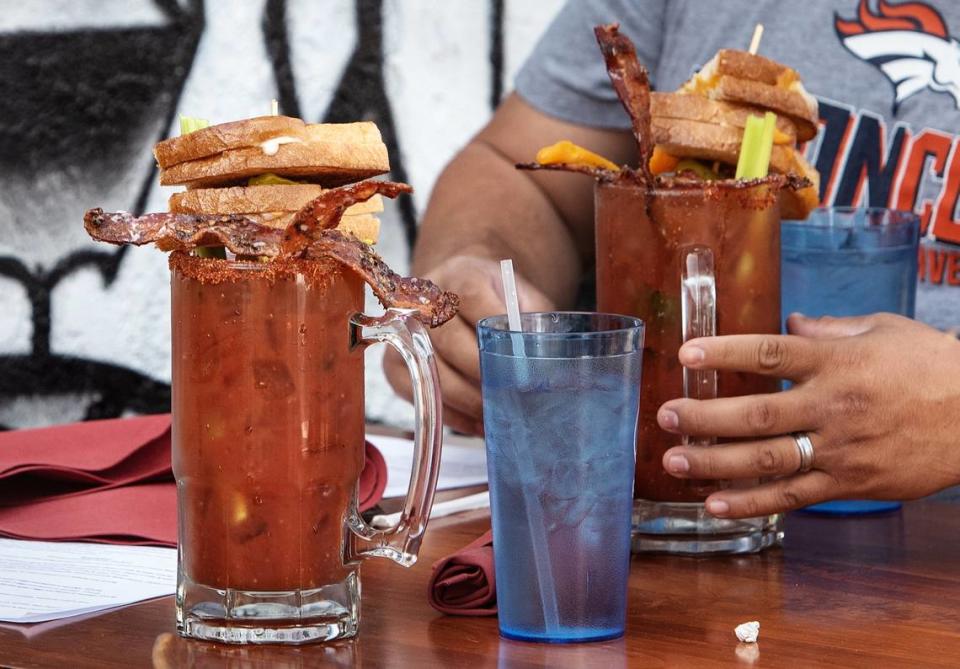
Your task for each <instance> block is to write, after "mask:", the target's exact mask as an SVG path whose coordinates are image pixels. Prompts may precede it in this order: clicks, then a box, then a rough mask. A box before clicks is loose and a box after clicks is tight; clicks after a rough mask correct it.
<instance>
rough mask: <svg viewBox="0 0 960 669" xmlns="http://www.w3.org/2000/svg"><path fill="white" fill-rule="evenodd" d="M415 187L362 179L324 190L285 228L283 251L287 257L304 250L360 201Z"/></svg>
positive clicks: (390, 196)
mask: <svg viewBox="0 0 960 669" xmlns="http://www.w3.org/2000/svg"><path fill="white" fill-rule="evenodd" d="M412 190H413V189H412V188H411V187H410V186H409V185H407V184H402V183H396V182H393V181H361V182H360V183H355V184H352V185H350V186H342V187H340V188H331V189H330V190H328V191H324V192H323V194H322V195H320V196H319V197H317V198H315V199H314V200H311V201H310V202H308V203H307V204H305V205H304V206H303V207H302V208H301V209H300V211H298V212H297V215H296V216H295V217H294V219H293V222H291V223H290V225H288V226H287V229H286V230H284V231H283V244H282V245H281V249H280V253H281V254H282V255H284V256H295V255H298V254H300V253H302V252H303V250H304V249H306V248H307V247H308V246H310V245H311V244H312V243H313V242H314V241H315V240H316V239H317V237H318V235H319V232H320V231H321V230H328V229H332V228H335V227H337V224H339V223H340V219H341V217H342V216H343V212H345V211H346V210H347V208H348V207H350V206H352V205H354V204H356V203H357V202H365V201H366V200H369V199H370V198H371V197H373V196H374V195H376V194H377V193H380V194H381V195H385V196H387V197H389V198H395V197H397V196H398V195H399V194H400V193H409V192H411V191H412Z"/></svg>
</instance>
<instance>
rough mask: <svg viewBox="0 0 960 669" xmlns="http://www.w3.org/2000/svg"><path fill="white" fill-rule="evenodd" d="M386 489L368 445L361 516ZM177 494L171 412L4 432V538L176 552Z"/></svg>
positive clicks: (0, 474) (0, 500)
mask: <svg viewBox="0 0 960 669" xmlns="http://www.w3.org/2000/svg"><path fill="white" fill-rule="evenodd" d="M386 485H387V465H386V462H385V461H384V459H383V456H382V455H381V454H380V452H379V451H378V450H377V449H376V447H375V446H373V444H371V443H369V442H367V444H366V448H365V461H364V469H363V472H362V473H361V476H360V483H359V491H358V497H359V506H360V510H361V511H365V510H367V509H369V508H371V507H373V506H376V504H377V503H379V501H380V499H381V498H382V497H383V491H384V489H385V488H386ZM176 496H177V493H176V485H175V484H174V483H173V472H172V470H171V464H170V416H169V414H167V415H160V416H143V417H139V418H123V419H113V420H100V421H90V422H85V423H73V424H70V425H58V426H54V427H48V428H40V429H35V430H17V431H11V432H0V536H6V537H12V538H18V539H41V540H48V541H50V540H64V541H94V542H102V543H124V544H149V545H160V546H175V545H176V543H177V503H176Z"/></svg>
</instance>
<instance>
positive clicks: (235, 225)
mask: <svg viewBox="0 0 960 669" xmlns="http://www.w3.org/2000/svg"><path fill="white" fill-rule="evenodd" d="M410 190H411V188H410V186H408V185H406V184H400V183H392V182H389V181H365V182H361V183H358V184H353V185H352V186H345V187H343V188H336V189H332V190H330V191H327V192H325V193H324V194H323V195H321V196H320V197H318V198H317V199H315V200H313V201H312V202H310V203H308V204H307V205H306V206H305V207H304V208H303V209H301V210H300V212H298V213H297V217H296V218H295V219H294V222H293V223H291V224H290V226H289V227H288V228H287V229H286V230H277V229H275V228H271V227H269V226H266V225H263V224H261V223H257V222H255V221H252V220H250V219H248V218H245V217H243V216H217V215H197V216H192V215H187V214H147V215H145V216H134V215H133V214H130V213H127V212H116V213H104V211H103V210H102V209H91V210H90V211H88V212H87V213H86V215H85V216H84V218H83V226H84V228H85V229H86V231H87V233H88V234H89V235H90V236H91V237H93V238H94V239H97V240H100V241H104V242H109V243H111V244H134V245H137V246H141V245H143V244H150V243H154V244H156V245H157V248H159V249H161V250H164V251H184V252H187V251H190V250H192V249H195V248H197V247H199V246H224V247H226V248H227V249H229V250H230V251H231V252H233V253H234V254H236V255H238V256H259V257H268V258H277V257H296V256H301V257H304V258H312V259H319V258H331V259H333V260H335V261H336V262H339V263H340V264H341V265H343V266H344V267H346V268H347V269H348V270H349V271H352V272H354V273H356V274H357V275H358V276H360V278H362V279H363V280H364V281H366V282H367V283H368V284H369V285H370V287H371V288H372V289H373V293H374V294H375V295H376V296H377V298H378V299H379V300H380V302H381V303H382V304H383V305H384V306H385V307H392V308H398V309H413V310H414V311H416V315H417V317H418V318H419V319H420V320H421V321H422V322H423V323H425V324H426V325H429V326H430V327H437V326H439V325H442V324H443V323H446V322H447V321H448V320H450V319H451V318H453V317H454V316H455V315H456V313H457V310H458V309H459V307H460V298H459V297H457V296H456V295H455V294H453V293H448V292H446V291H443V290H441V289H440V288H439V287H438V286H437V285H436V284H434V283H433V282H432V281H428V280H426V279H417V278H414V277H403V276H400V275H399V274H397V273H396V272H394V271H393V270H391V269H390V268H389V267H388V266H387V264H386V263H385V262H383V260H382V259H381V258H380V256H378V255H377V254H376V253H375V252H374V251H373V249H371V248H370V247H369V246H368V245H367V244H364V243H363V242H361V241H360V240H358V239H356V238H355V237H353V236H352V235H348V234H345V233H342V232H340V231H339V230H334V229H332V228H333V227H335V226H336V225H337V223H338V222H339V221H340V217H341V216H342V215H343V212H344V211H345V210H346V209H347V207H349V206H351V205H353V204H356V203H357V202H362V201H364V200H367V199H369V198H370V197H372V196H373V195H374V194H376V193H381V194H383V195H386V196H387V197H396V196H397V195H398V194H400V193H406V192H410Z"/></svg>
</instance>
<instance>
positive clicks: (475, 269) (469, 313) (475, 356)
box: [383, 256, 555, 434]
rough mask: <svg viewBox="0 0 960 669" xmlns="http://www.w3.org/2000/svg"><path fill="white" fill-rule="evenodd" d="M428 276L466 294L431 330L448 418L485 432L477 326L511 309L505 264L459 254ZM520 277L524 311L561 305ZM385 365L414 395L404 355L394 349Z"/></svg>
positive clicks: (400, 387)
mask: <svg viewBox="0 0 960 669" xmlns="http://www.w3.org/2000/svg"><path fill="white" fill-rule="evenodd" d="M425 278H428V279H431V280H432V281H434V282H435V283H436V284H437V285H439V286H443V288H444V290H450V291H453V292H454V293H456V294H457V295H459V296H460V312H459V314H457V316H456V317H455V318H453V319H452V320H450V321H449V322H447V323H445V324H444V325H442V326H440V327H439V328H436V329H434V330H431V331H430V339H431V340H432V342H433V346H434V349H436V353H437V367H438V368H439V370H440V385H441V388H442V392H443V422H444V423H446V424H447V425H449V426H450V427H452V428H453V429H455V430H458V431H460V432H463V433H465V434H483V403H482V401H481V398H480V356H479V351H478V349H477V331H476V327H477V321H479V320H481V319H483V318H486V317H487V316H495V315H496V314H502V313H505V312H506V308H505V307H504V303H503V288H502V286H501V284H500V263H499V262H498V261H496V260H488V259H485V258H478V257H474V256H454V257H452V258H450V259H448V260H446V261H445V262H443V263H441V264H440V265H439V266H437V267H436V269H434V270H433V271H431V272H428V273H427V274H426V277H425ZM516 279H517V297H518V298H519V300H520V310H521V311H552V310H554V309H555V306H554V305H553V304H552V303H551V302H550V300H549V299H548V298H547V297H546V296H544V295H543V293H541V292H540V291H539V290H537V289H536V288H534V287H533V286H532V285H531V284H530V283H529V282H528V281H526V280H525V279H524V278H523V277H521V276H519V275H517V276H516ZM383 369H384V371H385V372H386V375H387V379H388V380H389V381H390V385H392V386H393V388H394V390H396V391H397V392H398V393H399V394H400V395H403V396H404V397H406V398H407V399H410V397H411V388H410V375H409V373H408V372H407V368H406V365H404V363H403V359H402V358H401V357H400V355H399V354H397V353H396V352H395V351H393V350H392V349H388V350H387V353H386V355H385V356H384V359H383Z"/></svg>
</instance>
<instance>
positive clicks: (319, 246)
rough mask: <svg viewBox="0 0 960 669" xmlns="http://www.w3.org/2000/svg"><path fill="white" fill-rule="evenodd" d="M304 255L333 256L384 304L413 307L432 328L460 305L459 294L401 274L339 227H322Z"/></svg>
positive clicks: (404, 307) (445, 320)
mask: <svg viewBox="0 0 960 669" xmlns="http://www.w3.org/2000/svg"><path fill="white" fill-rule="evenodd" d="M305 257H306V258H313V259H317V258H322V257H327V258H332V259H333V260H336V261H337V262H339V263H340V264H341V265H343V266H344V267H346V268H347V269H349V270H350V271H352V272H355V273H356V274H357V275H358V276H360V278H362V279H363V280H364V281H366V282H367V284H368V285H369V286H370V288H372V289H373V294H374V295H376V296H377V299H378V300H380V303H381V304H383V306H385V307H393V308H397V309H414V310H415V311H416V312H417V317H418V318H419V319H420V320H421V321H422V322H423V323H424V324H425V325H429V326H430V327H432V328H435V327H437V326H439V325H443V324H444V323H446V322H447V321H448V320H450V319H451V318H453V317H454V316H455V315H456V313H457V311H458V309H459V308H460V298H459V297H458V296H457V295H456V294H454V293H449V292H447V291H444V290H441V289H440V288H439V286H437V285H436V284H435V283H433V282H432V281H429V280H427V279H418V278H416V277H405V276H400V275H399V274H397V273H396V272H394V271H393V270H392V269H390V268H389V267H388V266H387V264H386V263H385V262H383V260H382V259H381V258H380V256H378V255H377V254H376V253H375V252H374V251H373V249H371V248H370V247H369V246H368V245H367V244H364V243H362V242H359V241H357V240H356V239H354V238H353V237H351V236H350V235H345V234H344V233H342V232H340V231H339V230H323V231H322V232H321V233H320V234H319V235H318V236H317V238H316V240H315V241H314V242H313V244H312V245H311V246H310V247H308V248H307V251H306V255H305Z"/></svg>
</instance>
